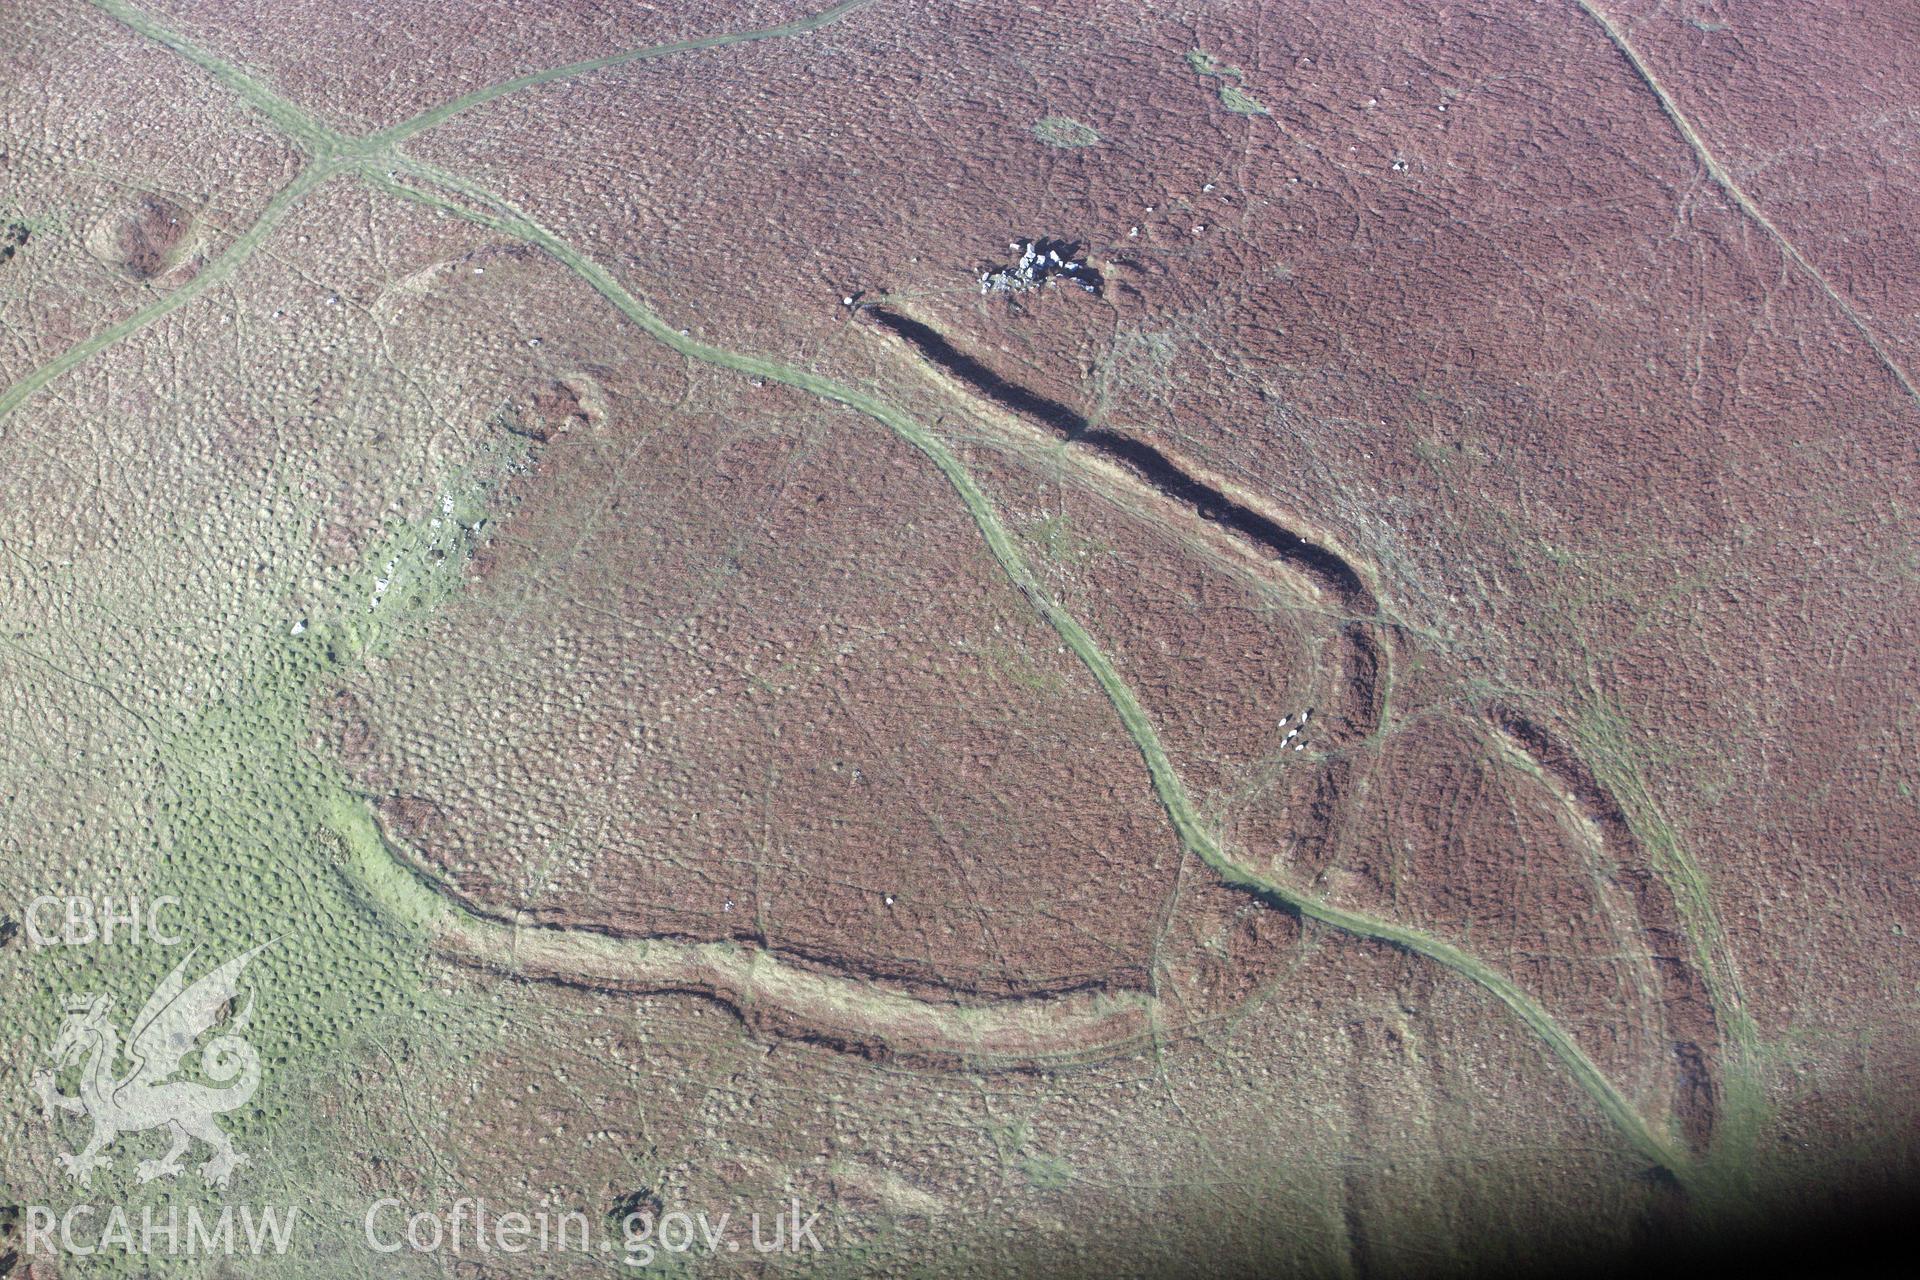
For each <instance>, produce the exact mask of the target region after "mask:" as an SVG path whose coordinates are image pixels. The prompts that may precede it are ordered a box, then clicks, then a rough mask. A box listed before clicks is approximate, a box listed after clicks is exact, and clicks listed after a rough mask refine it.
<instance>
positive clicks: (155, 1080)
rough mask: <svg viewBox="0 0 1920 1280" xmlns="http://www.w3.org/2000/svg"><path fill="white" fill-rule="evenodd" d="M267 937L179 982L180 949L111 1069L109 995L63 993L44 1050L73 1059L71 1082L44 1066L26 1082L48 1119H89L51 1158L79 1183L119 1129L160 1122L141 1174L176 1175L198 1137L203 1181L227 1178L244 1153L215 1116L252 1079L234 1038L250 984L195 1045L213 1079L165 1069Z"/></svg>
mask: <svg viewBox="0 0 1920 1280" xmlns="http://www.w3.org/2000/svg"><path fill="white" fill-rule="evenodd" d="M271 945H273V944H272V943H271V942H265V943H262V944H261V945H260V946H257V947H255V948H254V949H253V950H251V951H248V952H246V953H245V954H243V955H239V956H235V957H234V958H233V959H231V960H229V961H227V962H226V963H225V964H223V965H221V966H220V967H219V968H218V969H215V970H214V971H213V972H212V973H209V974H207V975H206V976H205V977H203V978H201V979H200V980H199V981H197V982H195V983H193V984H192V985H191V986H189V985H188V984H187V977H186V974H187V966H188V965H189V964H190V963H192V961H193V957H194V955H195V954H196V951H197V949H196V951H190V952H188V953H187V956H186V958H185V959H183V960H182V961H181V962H180V963H179V965H177V966H176V967H175V968H174V970H173V972H172V973H170V974H168V975H167V977H166V979H165V980H164V981H163V982H161V984H160V985H159V987H158V988H156V989H155V991H154V993H153V995H152V996H151V997H149V998H148V1000H147V1003H146V1005H145V1006H144V1007H143V1008H142V1009H141V1010H140V1013H139V1016H138V1017H136V1018H135V1019H134V1020H133V1029H132V1035H131V1037H130V1040H129V1043H128V1046H127V1050H126V1058H127V1062H128V1069H127V1071H126V1072H125V1074H120V1073H119V1070H118V1068H119V1061H120V1057H121V1050H120V1033H119V1031H118V1029H116V1028H115V1027H114V1025H113V1024H112V1023H110V1022H109V1021H108V1020H107V1015H108V1014H109V1013H110V1012H111V1011H112V1009H113V998H112V997H111V996H79V997H74V998H70V999H69V1000H68V1001H67V1020H66V1023H65V1024H64V1025H63V1026H62V1027H61V1029H60V1038H59V1039H58V1040H56V1041H55V1042H54V1045H53V1048H52V1049H51V1050H50V1051H49V1053H48V1056H49V1057H51V1058H52V1059H53V1060H54V1061H55V1062H56V1063H57V1064H59V1068H60V1069H61V1070H65V1069H66V1068H68V1067H70V1066H72V1065H74V1064H75V1063H76V1062H78V1063H81V1064H82V1065H81V1069H80V1092H79V1093H78V1094H73V1095H69V1094H63V1093H60V1092H58V1090H57V1088H56V1086H55V1081H54V1072H52V1071H41V1072H40V1073H39V1074H37V1075H36V1076H35V1077H34V1080H33V1084H34V1088H35V1089H36V1090H37V1091H38V1092H39V1094H40V1101H41V1104H42V1105H43V1106H44V1107H45V1108H46V1112H47V1120H48V1123H52V1122H53V1120H54V1110H55V1109H56V1108H58V1109H59V1110H61V1111H68V1112H72V1113H74V1114H79V1115H86V1116H89V1117H91V1118H92V1120H93V1138H92V1140H90V1141H89V1142H88V1143H87V1145H86V1147H85V1148H83V1149H82V1150H81V1151H80V1152H79V1153H78V1154H73V1153H64V1154H62V1155H61V1156H60V1163H61V1164H62V1165H63V1166H65V1168H66V1169H67V1171H68V1172H69V1173H70V1174H72V1176H73V1180H74V1181H75V1182H77V1183H79V1184H80V1185H81V1186H83V1187H84V1186H86V1185H87V1184H88V1181H89V1180H90V1179H91V1178H92V1176H93V1171H94V1170H95V1169H97V1168H99V1167H100V1166H101V1165H102V1164H104V1163H106V1161H105V1159H104V1158H103V1155H102V1153H104V1152H105V1151H106V1149H107V1148H108V1147H110V1146H112V1145H113V1143H114V1140H115V1139H117V1138H118V1137H119V1136H120V1135H121V1134H123V1133H141V1132H144V1131H145V1130H148V1129H159V1128H165V1129H167V1130H168V1131H169V1132H170V1133H171V1134H172V1138H173V1146H172V1147H171V1148H170V1149H169V1150H168V1152H167V1153H166V1155H164V1156H162V1157H161V1158H160V1159H158V1160H142V1161H141V1162H140V1167H139V1169H138V1171H137V1172H138V1174H139V1178H140V1181H142V1182H151V1181H153V1180H154V1179H155V1178H172V1177H175V1176H177V1175H178V1174H179V1173H180V1172H181V1164H180V1157H181V1156H183V1155H185V1154H186V1153H187V1149H188V1148H189V1147H190V1146H191V1145H192V1144H193V1141H194V1139H196V1138H197V1139H199V1140H200V1141H201V1142H202V1143H204V1144H205V1145H206V1146H208V1147H209V1148H211V1149H212V1153H213V1154H212V1155H211V1156H210V1157H209V1158H208V1160H207V1161H206V1163H204V1164H202V1165H201V1166H200V1176H201V1177H203V1178H205V1179H206V1182H207V1185H208V1186H210V1187H224V1186H226V1185H227V1179H228V1177H229V1176H230V1175H231V1174H232V1173H233V1170H234V1168H235V1167H236V1166H238V1165H239V1164H241V1163H243V1162H244V1161H245V1160H246V1159H247V1157H246V1156H244V1155H242V1154H241V1153H240V1152H238V1151H236V1150H234V1146H233V1140H232V1139H231V1138H229V1137H227V1135H226V1134H225V1133H223V1132H221V1130H220V1126H219V1125H217V1124H215V1123H214V1117H215V1116H217V1115H220V1114H221V1113H223V1112H227V1111H232V1110H233V1109H234V1108H236V1107H240V1106H244V1105H245V1104H246V1102H247V1100H248V1099H249V1098H251V1097H253V1091H254V1090H255V1089H257V1088H259V1086H260V1058H259V1055H258V1054H256V1053H255V1052H254V1050H253V1046H252V1045H250V1044H248V1043H247V1042H246V1041H245V1040H244V1039H242V1038H241V1036H242V1033H243V1032H244V1031H245V1030H246V1029H247V1024H248V1021H249V1019H250V1018H251V1017H252V1014H253V997H252V995H251V993H249V995H248V997H247V1004H246V1007H245V1008H244V1009H242V1010H241V1011H240V1013H239V1014H238V1015H237V1016H235V1017H234V1018H233V1019H232V1022H231V1025H230V1026H228V1028H227V1029H226V1030H225V1031H224V1032H223V1033H222V1034H221V1035H219V1036H216V1037H215V1038H214V1039H212V1040H210V1041H208V1042H207V1046H206V1049H205V1050H204V1051H203V1052H202V1053H201V1055H200V1070H201V1072H202V1074H204V1075H205V1076H206V1078H207V1079H208V1080H211V1081H213V1082H214V1083H213V1084H212V1085H206V1084H198V1083H195V1082H193V1081H189V1080H174V1079H173V1078H172V1077H173V1076H174V1075H175V1074H177V1073H178V1072H179V1071H180V1069H181V1067H182V1065H183V1063H184V1060H185V1058H186V1056H187V1054H188V1052H189V1051H190V1050H191V1049H192V1048H193V1046H194V1044H195V1042H196V1041H198V1040H199V1038H200V1037H201V1036H202V1035H204V1034H205V1033H206V1032H207V1031H208V1030H210V1029H211V1028H212V1027H213V1025H214V1023H216V1022H217V1021H219V1020H220V1014H221V1011H222V1010H223V1009H226V1008H228V1007H230V1005H231V1004H232V1002H233V999H234V994H235V987H236V984H237V983H238V982H239V981H240V975H241V974H242V973H243V972H245V970H246V967H247V965H248V964H249V963H251V962H252V960H253V958H254V957H255V956H257V955H259V954H260V953H261V952H262V951H264V950H265V949H266V948H267V947H269V946H271Z"/></svg>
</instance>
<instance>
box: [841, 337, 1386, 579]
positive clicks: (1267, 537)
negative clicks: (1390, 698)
mask: <svg viewBox="0 0 1920 1280" xmlns="http://www.w3.org/2000/svg"><path fill="white" fill-rule="evenodd" d="M859 314H861V315H863V316H866V317H867V318H869V319H871V320H872V321H873V322H874V323H875V324H878V325H879V326H880V327H881V328H883V329H885V330H887V331H888V332H889V333H892V334H893V335H894V336H896V337H898V338H901V339H904V340H905V341H906V342H908V343H910V344H912V346H913V348H914V349H915V350H916V351H918V352H919V353H920V354H921V356H923V357H924V358H925V359H927V360H930V361H932V362H933V363H934V364H936V365H938V366H939V367H940V368H941V369H944V370H945V371H946V372H947V373H949V374H952V375H953V376H954V377H956V378H958V379H960V380H961V381H962V382H964V383H966V384H967V385H968V386H969V387H971V388H973V389H974V390H975V391H977V392H979V393H980V394H981V395H983V396H986V397H987V398H988V399H990V400H992V401H993V402H994V403H996V404H998V405H1000V406H1001V407H1003V408H1006V409H1010V410H1012V411H1013V412H1015V413H1017V414H1020V415H1021V416H1023V417H1027V418H1032V419H1034V420H1036V421H1038V422H1040V423H1042V424H1044V425H1045V426H1046V427H1047V428H1048V429H1049V430H1051V431H1052V432H1053V433H1054V435H1055V436H1057V437H1058V438H1059V439H1060V442H1061V443H1062V444H1065V445H1068V446H1071V447H1075V448H1083V449H1087V450H1089V451H1090V452H1093V453H1097V454H1100V455H1101V456H1103V457H1105V458H1107V459H1109V460H1110V461H1112V462H1114V463H1117V464H1118V465H1119V466H1121V467H1122V468H1124V469H1125V470H1126V471H1127V472H1128V473H1129V474H1130V475H1132V476H1134V477H1135V478H1136V479H1138V480H1140V481H1141V482H1142V483H1143V484H1146V485H1147V486H1148V487H1150V488H1152V489H1153V490H1154V491H1156V492H1157V493H1160V494H1161V495H1163V496H1165V497H1168V498H1171V499H1173V500H1174V501H1176V502H1179V503H1183V504H1185V505H1186V506H1188V507H1190V508H1192V509H1193V511H1194V512H1195V513H1197V514H1198V515H1199V516H1200V518H1201V519H1203V520H1206V521H1208V522H1210V523H1213V524H1217V525H1219V526H1221V527H1222V528H1224V529H1226V530H1227V531H1229V532H1230V533H1233V534H1235V535H1237V536H1238V537H1240V538H1241V539H1242V540H1243V541H1246V542H1249V543H1252V544H1253V545H1254V546H1255V547H1256V548H1258V549H1259V550H1260V551H1261V552H1263V553H1264V554H1266V555H1267V556H1268V557H1270V558H1273V559H1278V560H1282V561H1285V562H1286V563H1288V564H1290V565H1292V566H1294V567H1295V568H1297V569H1300V570H1302V571H1304V572H1305V573H1307V574H1308V576H1310V577H1312V578H1313V579H1314V580H1315V581H1316V582H1319V583H1320V584H1322V585H1323V586H1324V587H1325V588H1326V589H1327V590H1329V591H1331V592H1332V593H1333V594H1334V595H1335V596H1337V597H1338V598H1339V600H1340V602H1341V606H1342V607H1343V608H1345V609H1346V610H1347V611H1348V612H1350V613H1353V614H1357V615H1361V616H1370V615H1372V614H1373V613H1375V612H1376V611H1377V605H1376V603H1375V601H1374V598H1373V593H1372V592H1371V591H1370V590H1368V588H1367V585H1366V583H1365V582H1363V581H1362V580H1361V578H1360V575H1359V573H1358V572H1356V571H1355V570H1354V568H1353V566H1352V565H1350V564H1348V563H1347V562H1346V560H1344V559H1343V558H1341V557H1340V556H1339V555H1337V554H1336V553H1334V552H1332V551H1329V550H1328V549H1327V548H1325V547H1322V546H1319V545H1317V544H1315V543H1312V542H1309V541H1307V540H1306V539H1305V538H1303V537H1301V536H1300V535H1299V534H1297V533H1295V532H1293V531H1292V530H1291V529H1287V528H1284V527H1282V526H1281V525H1280V524H1279V523H1277V522H1276V521H1274V520H1272V519H1271V518H1269V517H1267V516H1264V515H1262V514H1260V513H1259V512H1257V511H1255V510H1253V509H1252V508H1251V507H1248V506H1246V505H1245V504H1244V503H1240V502H1236V501H1234V500H1233V499H1232V498H1229V497H1228V496H1227V495H1226V494H1224V493H1222V492H1221V491H1220V490H1219V489H1218V488H1216V487H1215V486H1213V485H1210V484H1208V483H1206V482H1205V481H1203V480H1200V479H1198V478H1197V477H1195V476H1193V475H1190V474H1188V472H1187V471H1186V470H1185V469H1183V468H1182V467H1181V466H1180V464H1179V463H1177V462H1175V461H1173V459H1171V458H1169V457H1168V456H1167V455H1166V454H1164V453H1162V452H1161V451H1160V450H1159V449H1157V448H1155V447H1154V446H1153V445H1151V444H1149V443H1147V442H1146V441H1145V440H1142V439H1140V438H1138V437H1136V436H1130V435H1126V434H1123V433H1121V432H1118V431H1111V430H1108V429H1107V428H1105V427H1096V426H1094V425H1093V424H1092V423H1091V422H1089V421H1088V420H1087V419H1086V418H1085V417H1083V416H1082V415H1080V414H1079V413H1076V412H1075V411H1074V410H1072V409H1070V408H1068V407H1067V406H1066V405H1064V404H1061V403H1060V402H1059V401H1057V400H1050V399H1048V398H1047V397H1046V396H1043V395H1041V394H1040V393H1039V392H1037V391H1033V390H1031V389H1029V388H1027V387H1023V386H1021V385H1019V384H1018V383H1015V382H1009V381H1008V380H1007V379H1005V378H1002V377H1001V376H1000V375H999V374H997V373H995V372H994V371H993V370H991V369H989V368H987V366H986V365H984V364H982V363H981V362H980V361H978V360H976V359H974V358H973V357H972V356H970V355H968V354H966V353H965V352H964V351H961V350H960V349H959V348H957V347H955V346H954V345H953V344H952V343H951V342H949V341H948V340H947V339H946V337H945V336H943V335H942V334H941V333H940V332H939V331H938V330H936V329H934V328H933V327H932V326H931V325H926V324H922V323H921V322H920V321H918V320H914V319H910V318H909V317H907V316H903V315H901V314H900V313H899V312H897V311H889V310H887V309H886V308H885V307H879V306H866V307H862V308H860V311H859Z"/></svg>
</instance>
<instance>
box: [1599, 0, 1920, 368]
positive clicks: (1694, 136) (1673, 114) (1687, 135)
mask: <svg viewBox="0 0 1920 1280" xmlns="http://www.w3.org/2000/svg"><path fill="white" fill-rule="evenodd" d="M1574 3H1575V4H1577V5H1579V6H1580V11H1581V12H1582V13H1584V14H1586V15H1587V16H1588V17H1589V18H1591V19H1593V20H1594V21H1595V22H1596V23H1598V24H1599V25H1600V28H1601V29H1602V30H1603V31H1605V32H1606V34H1607V39H1608V40H1609V41H1611V42H1612V43H1613V47H1614V49H1615V50H1616V51H1617V52H1618V53H1619V54H1620V56H1621V57H1623V58H1625V59H1626V60H1627V63H1628V65H1629V66H1631V67H1632V68H1633V70H1634V73H1635V74H1636V75H1638V76H1639V77H1640V81H1641V83H1642V84H1644V85H1646V87H1647V90H1648V92H1650V93H1652V94H1653V96H1654V98H1655V99H1656V100H1658V101H1659V103H1660V110H1661V111H1663V112H1665V113H1666V117H1667V119H1668V120H1670V121H1672V122H1673V127H1674V128H1675V129H1677V130H1678V131H1679V133H1680V136H1681V138H1682V139H1684V140H1685V141H1686V144H1687V145H1688V146H1689V147H1691V148H1693V154H1694V156H1695V158H1696V159H1698V160H1699V161H1700V163H1701V165H1702V166H1703V167H1704V168H1705V169H1706V171H1707V175H1708V176H1709V177H1711V178H1712V179H1713V181H1714V183H1715V184H1716V185H1718V186H1719V188H1720V189H1721V190H1722V191H1724V192H1725V193H1726V194H1727V196H1728V197H1729V198H1730V199H1732V201H1733V202H1734V203H1735V204H1737V205H1739V206H1740V209H1741V211H1742V212H1744V213H1745V214H1746V215H1747V216H1748V217H1749V218H1752V219H1753V220H1754V222H1755V223H1756V224H1758V225H1759V227H1760V228H1761V230H1763V231H1765V232H1766V233H1767V235H1768V236H1770V237H1771V238H1772V239H1773V242H1774V243H1775V244H1776V245H1778V246H1779V248H1780V251H1781V252H1782V253H1784V254H1786V255H1787V258H1788V259H1789V260H1790V261H1791V262H1792V263H1793V264H1794V265H1795V266H1797V267H1799V268H1800V270H1801V271H1803V272H1805V273H1806V276H1807V278H1808V279H1809V280H1812V281H1813V282H1814V283H1815V284H1816V285H1818V286H1820V291H1821V292H1822V293H1824V294H1826V295H1827V298H1828V299H1829V300H1830V301H1831V302H1832V303H1833V305H1834V306H1836V307H1838V308H1840V313H1841V314H1842V315H1844V316H1846V318H1847V321H1848V322H1849V323H1850V324H1852V325H1853V328H1854V331H1855V332H1856V333H1858V334H1859V335H1860V336H1861V338H1862V339H1864V340H1865V341H1866V344H1867V346H1868V347H1870V348H1872V350H1873V354H1874V355H1875V356H1877V357H1878V358H1879V360H1880V363H1881V365H1882V366H1884V367H1885V368H1886V370H1887V372H1889V373H1891V374H1892V375H1893V377H1894V380H1895V381H1897V382H1898V383H1899V384H1900V386H1901V388H1902V389H1903V390H1905V391H1906V393H1907V397H1908V399H1910V400H1912V401H1913V402H1914V404H1915V405H1916V406H1920V388H1917V387H1916V386H1915V385H1914V381H1913V379H1912V378H1911V377H1909V376H1908V375H1907V371H1906V370H1905V369H1904V368H1902V367H1901V365H1900V362H1899V360H1897V359H1895V358H1894V355H1893V353H1892V352H1891V351H1889V350H1888V349H1887V348H1886V346H1885V344H1883V343H1882V342H1881V341H1880V338H1879V335H1877V334H1876V333H1874V331H1873V328H1872V326H1870V325H1868V324H1867V322H1866V319H1865V318H1864V317H1863V316H1861V314H1860V313H1859V312H1858V311H1856V310H1854V308H1853V304H1851V303H1850V302H1848V301H1847V300H1846V298H1845V297H1844V296H1842V294H1841V293H1840V291H1839V290H1838V289H1837V288H1835V287H1834V286H1833V283H1832V282H1831V281H1829V280H1828V279H1827V278H1826V276H1825V275H1823V274H1822V273H1821V271H1820V269H1819V268H1818V267H1816V266H1814V265H1813V263H1812V262H1810V261H1808V260H1807V257H1806V255H1804V254H1802V253H1801V252H1800V250H1799V248H1798V247H1797V246H1795V244H1794V243H1793V241H1791V240H1789V239H1788V238H1787V236H1786V233H1785V232H1783V231H1781V230H1780V228H1779V227H1777V226H1775V225H1774V224H1773V219H1771V218H1769V217H1768V216H1767V215H1766V212H1765V211H1764V210H1762V209H1761V208H1760V206H1759V205H1757V204H1755V203H1754V202H1753V198H1752V197H1751V196H1749V195H1748V194H1747V193H1746V192H1745V191H1744V190H1742V189H1741V186H1740V184H1739V183H1738V182H1735V181H1734V178H1733V175H1732V174H1730V173H1728V172H1727V170H1726V169H1725V168H1724V167H1723V166H1722V165H1721V164H1720V162H1719V160H1717V159H1715V158H1714V154H1713V152H1712V151H1710V150H1708V149H1707V144H1706V140H1705V139H1703V138H1702V137H1701V136H1700V135H1699V133H1698V132H1696V131H1695V130H1694V127H1693V123H1692V122H1691V121H1690V120H1688V119H1687V117H1686V113H1684V112H1683V111H1681V110H1680V104H1679V103H1677V102H1675V101H1674V100H1673V98H1672V97H1671V96H1670V95H1669V94H1668V93H1667V90H1666V88H1665V86H1663V85H1662V84H1661V83H1660V78H1659V77H1658V76H1656V75H1654V73H1653V68H1652V67H1651V66H1649V65H1648V64H1647V61H1646V59H1644V58H1642V57H1641V56H1640V51H1639V50H1638V49H1636V48H1634V47H1633V42H1632V41H1630V40H1628V39H1627V34H1626V32H1625V31H1622V30H1621V29H1620V26H1619V24H1618V23H1616V22H1614V20H1613V19H1612V18H1611V17H1609V16H1608V15H1607V13H1606V11H1605V10H1603V9H1601V8H1600V7H1599V6H1598V5H1596V4H1594V3H1592V0H1574Z"/></svg>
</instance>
